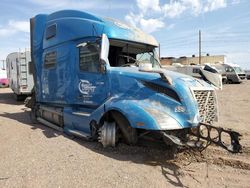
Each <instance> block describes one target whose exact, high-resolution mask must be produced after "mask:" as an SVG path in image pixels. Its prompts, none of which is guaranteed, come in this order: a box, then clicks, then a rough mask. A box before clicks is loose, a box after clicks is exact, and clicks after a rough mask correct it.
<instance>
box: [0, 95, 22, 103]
mask: <svg viewBox="0 0 250 188" xmlns="http://www.w3.org/2000/svg"><path fill="white" fill-rule="evenodd" d="M23 103H24V101H17V100H16V99H15V97H14V93H12V92H9V93H0V104H11V105H22V104H23Z"/></svg>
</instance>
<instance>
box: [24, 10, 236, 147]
mask: <svg viewBox="0 0 250 188" xmlns="http://www.w3.org/2000/svg"><path fill="white" fill-rule="evenodd" d="M30 23H31V33H30V34H31V52H32V63H34V79H35V90H34V95H32V97H31V98H30V99H29V100H26V102H27V103H26V106H28V107H30V108H31V109H32V111H31V117H33V119H34V120H37V121H39V122H41V123H43V124H45V125H47V126H49V127H52V128H54V129H57V130H59V131H64V132H65V133H67V134H70V135H74V136H77V137H81V138H85V139H90V140H98V141H99V142H101V143H102V144H103V146H104V147H106V146H115V145H116V143H117V142H119V141H121V140H122V141H124V142H126V143H128V144H135V143H136V142H137V140H138V138H141V137H151V138H154V139H160V140H162V141H163V140H164V141H165V142H166V143H167V144H177V145H181V146H188V145H189V144H190V142H189V141H190V140H189V138H191V137H189V136H188V135H190V134H192V133H193V134H195V133H194V132H193V131H194V130H196V131H197V133H196V134H195V135H196V136H197V137H199V136H200V134H198V132H199V131H200V129H202V127H201V125H202V126H204V128H208V129H207V131H210V130H211V129H209V127H211V125H209V124H211V123H213V122H214V121H217V117H218V111H217V102H216V93H215V90H214V88H213V87H211V85H209V84H208V83H206V82H204V81H202V80H197V79H194V78H193V77H190V76H187V75H183V74H178V73H175V72H172V71H167V70H164V69H161V64H160V61H159V57H158V55H157V53H156V48H157V47H158V42H157V41H156V40H155V39H154V38H153V37H152V36H151V35H148V34H145V33H143V32H142V31H140V30H138V29H137V28H133V27H130V26H128V25H126V24H124V23H122V22H120V21H117V20H113V19H110V18H100V17H97V16H95V15H91V14H88V13H85V12H80V11H72V10H65V11H59V12H55V13H52V14H50V15H45V14H39V15H37V16H35V17H34V18H32V19H31V20H30ZM205 123H206V124H205ZM215 129H216V128H215ZM221 132H222V129H220V133H219V132H218V134H221ZM218 136H219V135H218ZM217 138H218V137H217ZM232 138H233V139H234V138H237V137H232ZM205 139H207V140H209V141H211V140H212V139H211V138H210V137H209V136H208V137H206V138H205ZM196 142H197V140H196ZM219 142H220V141H218V142H217V144H218V143H219ZM230 143H238V141H235V140H234V141H233V142H230ZM192 146H193V147H197V146H198V143H196V144H195V145H192ZM199 146H200V145H199ZM229 148H231V150H232V151H234V150H235V147H234V146H232V147H229ZM237 148H238V149H237V151H238V150H239V147H237Z"/></svg>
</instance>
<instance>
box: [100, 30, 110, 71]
mask: <svg viewBox="0 0 250 188" xmlns="http://www.w3.org/2000/svg"><path fill="white" fill-rule="evenodd" d="M108 56H109V39H108V37H107V35H106V34H102V44H101V53H100V63H101V70H102V71H105V65H107V64H109V59H108Z"/></svg>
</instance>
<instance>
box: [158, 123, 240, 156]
mask: <svg viewBox="0 0 250 188" xmlns="http://www.w3.org/2000/svg"><path fill="white" fill-rule="evenodd" d="M188 134H189V135H190V137H193V138H194V139H193V140H189V141H186V142H183V141H182V140H181V139H180V138H178V137H177V136H174V135H171V134H169V133H168V132H164V131H162V135H163V136H164V137H166V138H168V139H169V140H171V141H172V142H173V143H175V144H177V145H179V146H187V147H194V148H200V149H202V148H206V147H207V146H208V145H210V144H211V143H213V144H215V145H217V146H220V147H222V148H224V149H226V150H227V151H229V152H232V153H239V152H241V149H242V146H241V144H240V142H239V140H240V137H241V135H240V134H239V133H238V132H235V131H232V130H230V129H229V130H226V129H223V128H221V127H214V126H212V125H209V124H205V123H200V124H199V125H198V126H197V127H195V128H194V129H190V131H189V133H188ZM204 141H206V142H207V143H206V145H205V146H204Z"/></svg>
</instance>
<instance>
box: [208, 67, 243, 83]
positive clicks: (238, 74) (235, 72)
mask: <svg viewBox="0 0 250 188" xmlns="http://www.w3.org/2000/svg"><path fill="white" fill-rule="evenodd" d="M213 66H214V67H216V69H218V70H220V71H221V72H225V74H226V77H227V83H228V84H233V83H241V82H242V81H243V80H245V79H246V74H245V72H244V71H243V70H242V69H241V67H240V66H239V65H236V64H229V63H228V64H226V63H224V64H215V65H213Z"/></svg>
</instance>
